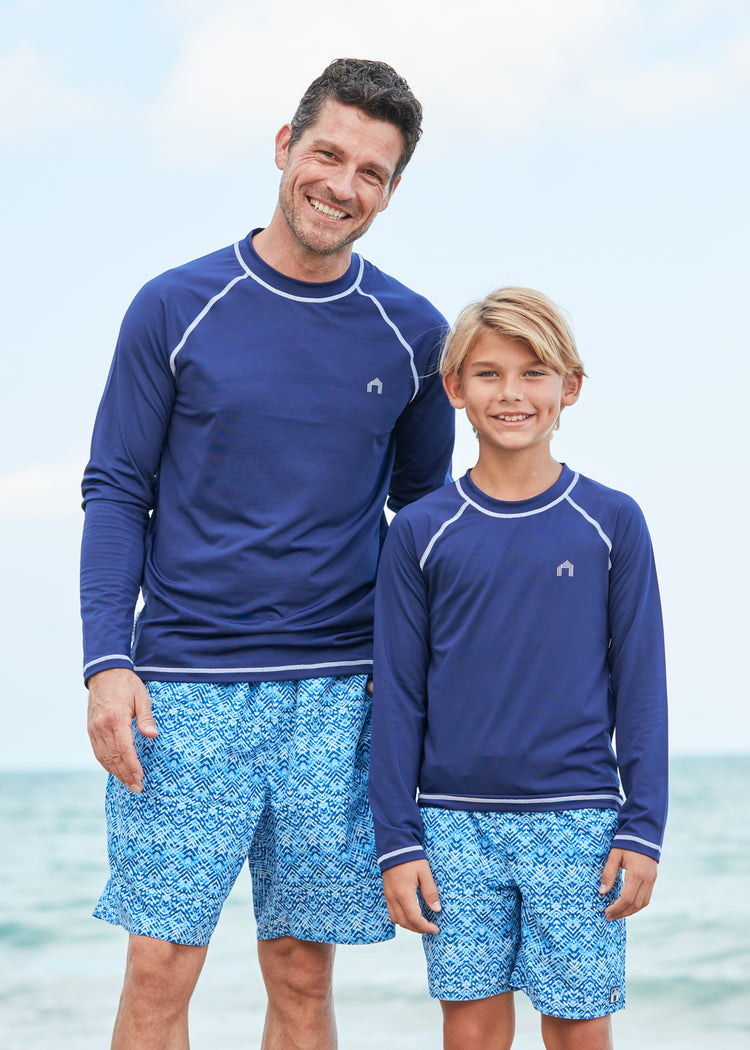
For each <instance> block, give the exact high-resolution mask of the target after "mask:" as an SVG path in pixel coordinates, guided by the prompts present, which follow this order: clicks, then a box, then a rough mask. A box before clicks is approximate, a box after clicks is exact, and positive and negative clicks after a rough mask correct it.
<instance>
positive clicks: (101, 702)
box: [88, 667, 158, 793]
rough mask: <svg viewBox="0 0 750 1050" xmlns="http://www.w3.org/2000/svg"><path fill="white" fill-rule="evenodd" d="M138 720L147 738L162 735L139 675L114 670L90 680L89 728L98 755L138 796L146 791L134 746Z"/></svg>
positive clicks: (122, 668) (123, 670) (140, 728)
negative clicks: (134, 729)
mask: <svg viewBox="0 0 750 1050" xmlns="http://www.w3.org/2000/svg"><path fill="white" fill-rule="evenodd" d="M134 718H136V719H137V720H138V730H139V731H140V732H141V733H142V734H143V735H144V736H150V737H155V736H158V730H157V728H156V723H155V722H154V718H153V715H152V714H151V699H150V697H149V695H148V691H147V689H146V687H145V685H144V684H143V682H142V681H141V680H140V678H139V677H138V675H137V674H135V673H134V672H133V671H129V670H128V669H127V668H124V667H112V668H110V669H109V670H108V671H99V673H98V674H93V675H92V676H91V678H89V717H88V729H89V739H90V740H91V746H92V747H93V749H94V754H95V755H96V757H97V759H98V761H99V762H100V763H101V764H102V765H103V766H104V768H105V769H106V770H107V772H108V773H112V774H113V775H114V776H116V777H117V779H118V780H121V781H122V783H123V784H124V785H125V787H126V788H128V789H129V790H130V791H134V792H136V793H137V792H139V791H142V790H143V769H142V768H141V763H140V762H139V761H138V756H137V755H136V753H135V745H134V743H133V728H132V721H133V719H134Z"/></svg>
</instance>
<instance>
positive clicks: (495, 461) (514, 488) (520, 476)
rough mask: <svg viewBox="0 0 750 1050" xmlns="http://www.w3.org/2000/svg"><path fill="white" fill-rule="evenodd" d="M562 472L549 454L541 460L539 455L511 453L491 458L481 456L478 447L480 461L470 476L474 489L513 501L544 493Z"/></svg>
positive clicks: (560, 467) (494, 497) (559, 465)
mask: <svg viewBox="0 0 750 1050" xmlns="http://www.w3.org/2000/svg"><path fill="white" fill-rule="evenodd" d="M530 460H531V461H530ZM535 460H536V462H535ZM561 473H562V464H560V463H558V462H557V460H556V459H553V458H552V456H551V455H548V456H547V457H544V458H542V459H541V461H540V459H539V457H529V458H527V457H525V456H514V455H511V456H508V457H504V456H503V457H495V456H492V457H490V456H487V455H483V453H482V450H481V448H480V452H479V460H478V461H477V465H476V466H475V467H472V469H471V472H470V476H471V480H472V481H473V482H474V484H475V485H476V486H477V488H478V489H481V490H482V492H484V493H485V494H486V495H487V496H490V497H492V499H500V500H505V501H507V502H509V503H516V502H519V501H520V500H525V499H533V498H534V496H539V495H541V493H542V492H546V491H547V489H549V488H552V486H553V485H554V484H555V482H556V481H557V479H558V478H559V477H560V474H561Z"/></svg>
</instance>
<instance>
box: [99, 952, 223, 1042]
mask: <svg viewBox="0 0 750 1050" xmlns="http://www.w3.org/2000/svg"><path fill="white" fill-rule="evenodd" d="M207 950H208V948H207V947H206V946H201V947H196V946H194V945H191V944H171V943H170V942H169V941H161V940H158V939H157V938H155V937H142V936H139V935H136V934H132V935H131V937H130V943H129V946H128V961H127V966H126V969H125V982H124V984H123V989H122V996H121V998H120V1008H119V1010H118V1012H117V1020H116V1021H115V1028H114V1033H113V1035H112V1050H135V1048H136V1047H137V1048H138V1050H188V1045H189V1043H188V1005H189V1003H190V996H191V995H192V994H193V990H194V988H195V985H196V982H197V980H198V976H199V975H200V972H201V969H202V967H203V962H204V960H205V958H206V952H207Z"/></svg>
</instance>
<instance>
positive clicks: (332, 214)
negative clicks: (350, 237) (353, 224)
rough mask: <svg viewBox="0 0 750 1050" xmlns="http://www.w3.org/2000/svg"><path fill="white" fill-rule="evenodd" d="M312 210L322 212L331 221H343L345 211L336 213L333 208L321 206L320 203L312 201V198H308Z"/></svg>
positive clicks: (325, 205) (321, 203)
mask: <svg viewBox="0 0 750 1050" xmlns="http://www.w3.org/2000/svg"><path fill="white" fill-rule="evenodd" d="M308 199H309V201H310V203H311V204H312V206H313V208H315V210H316V211H322V212H323V214H324V215H330V217H331V218H332V219H345V218H346V212H345V211H336V209H335V208H329V207H328V205H327V204H323V202H322V201H316V200H313V199H312V197H310V198H308Z"/></svg>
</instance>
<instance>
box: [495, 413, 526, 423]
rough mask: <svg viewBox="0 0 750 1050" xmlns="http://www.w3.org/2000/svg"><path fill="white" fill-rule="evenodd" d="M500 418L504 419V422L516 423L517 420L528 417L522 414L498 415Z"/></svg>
mask: <svg viewBox="0 0 750 1050" xmlns="http://www.w3.org/2000/svg"><path fill="white" fill-rule="evenodd" d="M500 418H501V419H504V420H505V422H506V423H518V421H519V420H521V419H528V418H529V417H528V415H526V414H524V415H521V416H500Z"/></svg>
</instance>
